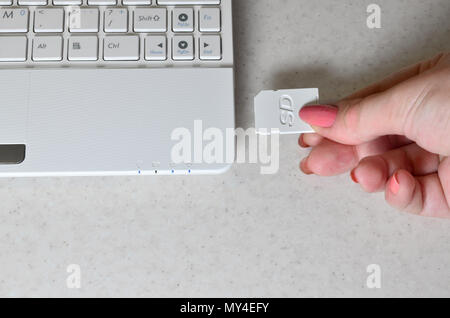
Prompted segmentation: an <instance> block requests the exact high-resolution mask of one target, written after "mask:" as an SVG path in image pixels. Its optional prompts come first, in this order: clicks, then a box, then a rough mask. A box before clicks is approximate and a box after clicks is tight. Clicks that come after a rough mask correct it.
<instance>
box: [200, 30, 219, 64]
mask: <svg viewBox="0 0 450 318" xmlns="http://www.w3.org/2000/svg"><path fill="white" fill-rule="evenodd" d="M199 44H200V59H201V60H221V59H222V39H221V38H220V35H205V36H202V37H201V38H200V43H199Z"/></svg>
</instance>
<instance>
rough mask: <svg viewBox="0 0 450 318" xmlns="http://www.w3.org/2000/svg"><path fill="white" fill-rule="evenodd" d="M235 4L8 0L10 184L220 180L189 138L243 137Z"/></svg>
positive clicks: (2, 92)
mask: <svg viewBox="0 0 450 318" xmlns="http://www.w3.org/2000/svg"><path fill="white" fill-rule="evenodd" d="M233 77H234V76H233V37H232V8H231V0H0V96H1V98H0V109H1V113H0V176H14V177H15V176H77V175H85V176H89V175H137V174H141V175H149V174H151V175H154V174H216V173H221V172H224V171H226V170H227V168H228V167H229V165H228V164H206V163H197V164H190V163H181V164H180V163H174V162H173V160H172V159H171V149H172V147H173V145H174V141H173V140H172V139H171V134H172V132H173V130H174V129H176V128H178V127H185V128H187V129H191V130H192V129H193V126H194V122H195V121H196V120H201V121H202V122H203V126H204V127H215V128H219V129H221V130H223V131H225V130H226V129H227V128H234V125H235V122H234V84H233V80H234V79H233Z"/></svg>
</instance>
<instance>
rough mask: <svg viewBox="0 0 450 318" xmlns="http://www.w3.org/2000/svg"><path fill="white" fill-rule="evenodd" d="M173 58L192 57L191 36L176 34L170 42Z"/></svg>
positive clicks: (192, 44) (185, 58) (184, 58)
mask: <svg viewBox="0 0 450 318" xmlns="http://www.w3.org/2000/svg"><path fill="white" fill-rule="evenodd" d="M172 45H173V46H172V50H173V52H172V54H173V59H174V60H176V61H183V60H185V61H189V60H193V59H194V38H193V37H192V36H181V35H176V36H174V37H173V44H172Z"/></svg>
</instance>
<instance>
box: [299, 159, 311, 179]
mask: <svg viewBox="0 0 450 318" xmlns="http://www.w3.org/2000/svg"><path fill="white" fill-rule="evenodd" d="M300 170H302V172H303V173H304V174H306V175H311V174H313V172H312V171H311V170H310V169H309V168H308V158H305V159H303V160H302V162H301V163H300Z"/></svg>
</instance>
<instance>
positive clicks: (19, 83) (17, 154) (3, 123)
mask: <svg viewBox="0 0 450 318" xmlns="http://www.w3.org/2000/svg"><path fill="white" fill-rule="evenodd" d="M28 95H29V72H28V71H26V70H2V71H1V72H0V97H1V100H0V110H1V114H0V164H17V163H20V162H22V161H23V159H24V157H25V144H26V126H27V110H28Z"/></svg>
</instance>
